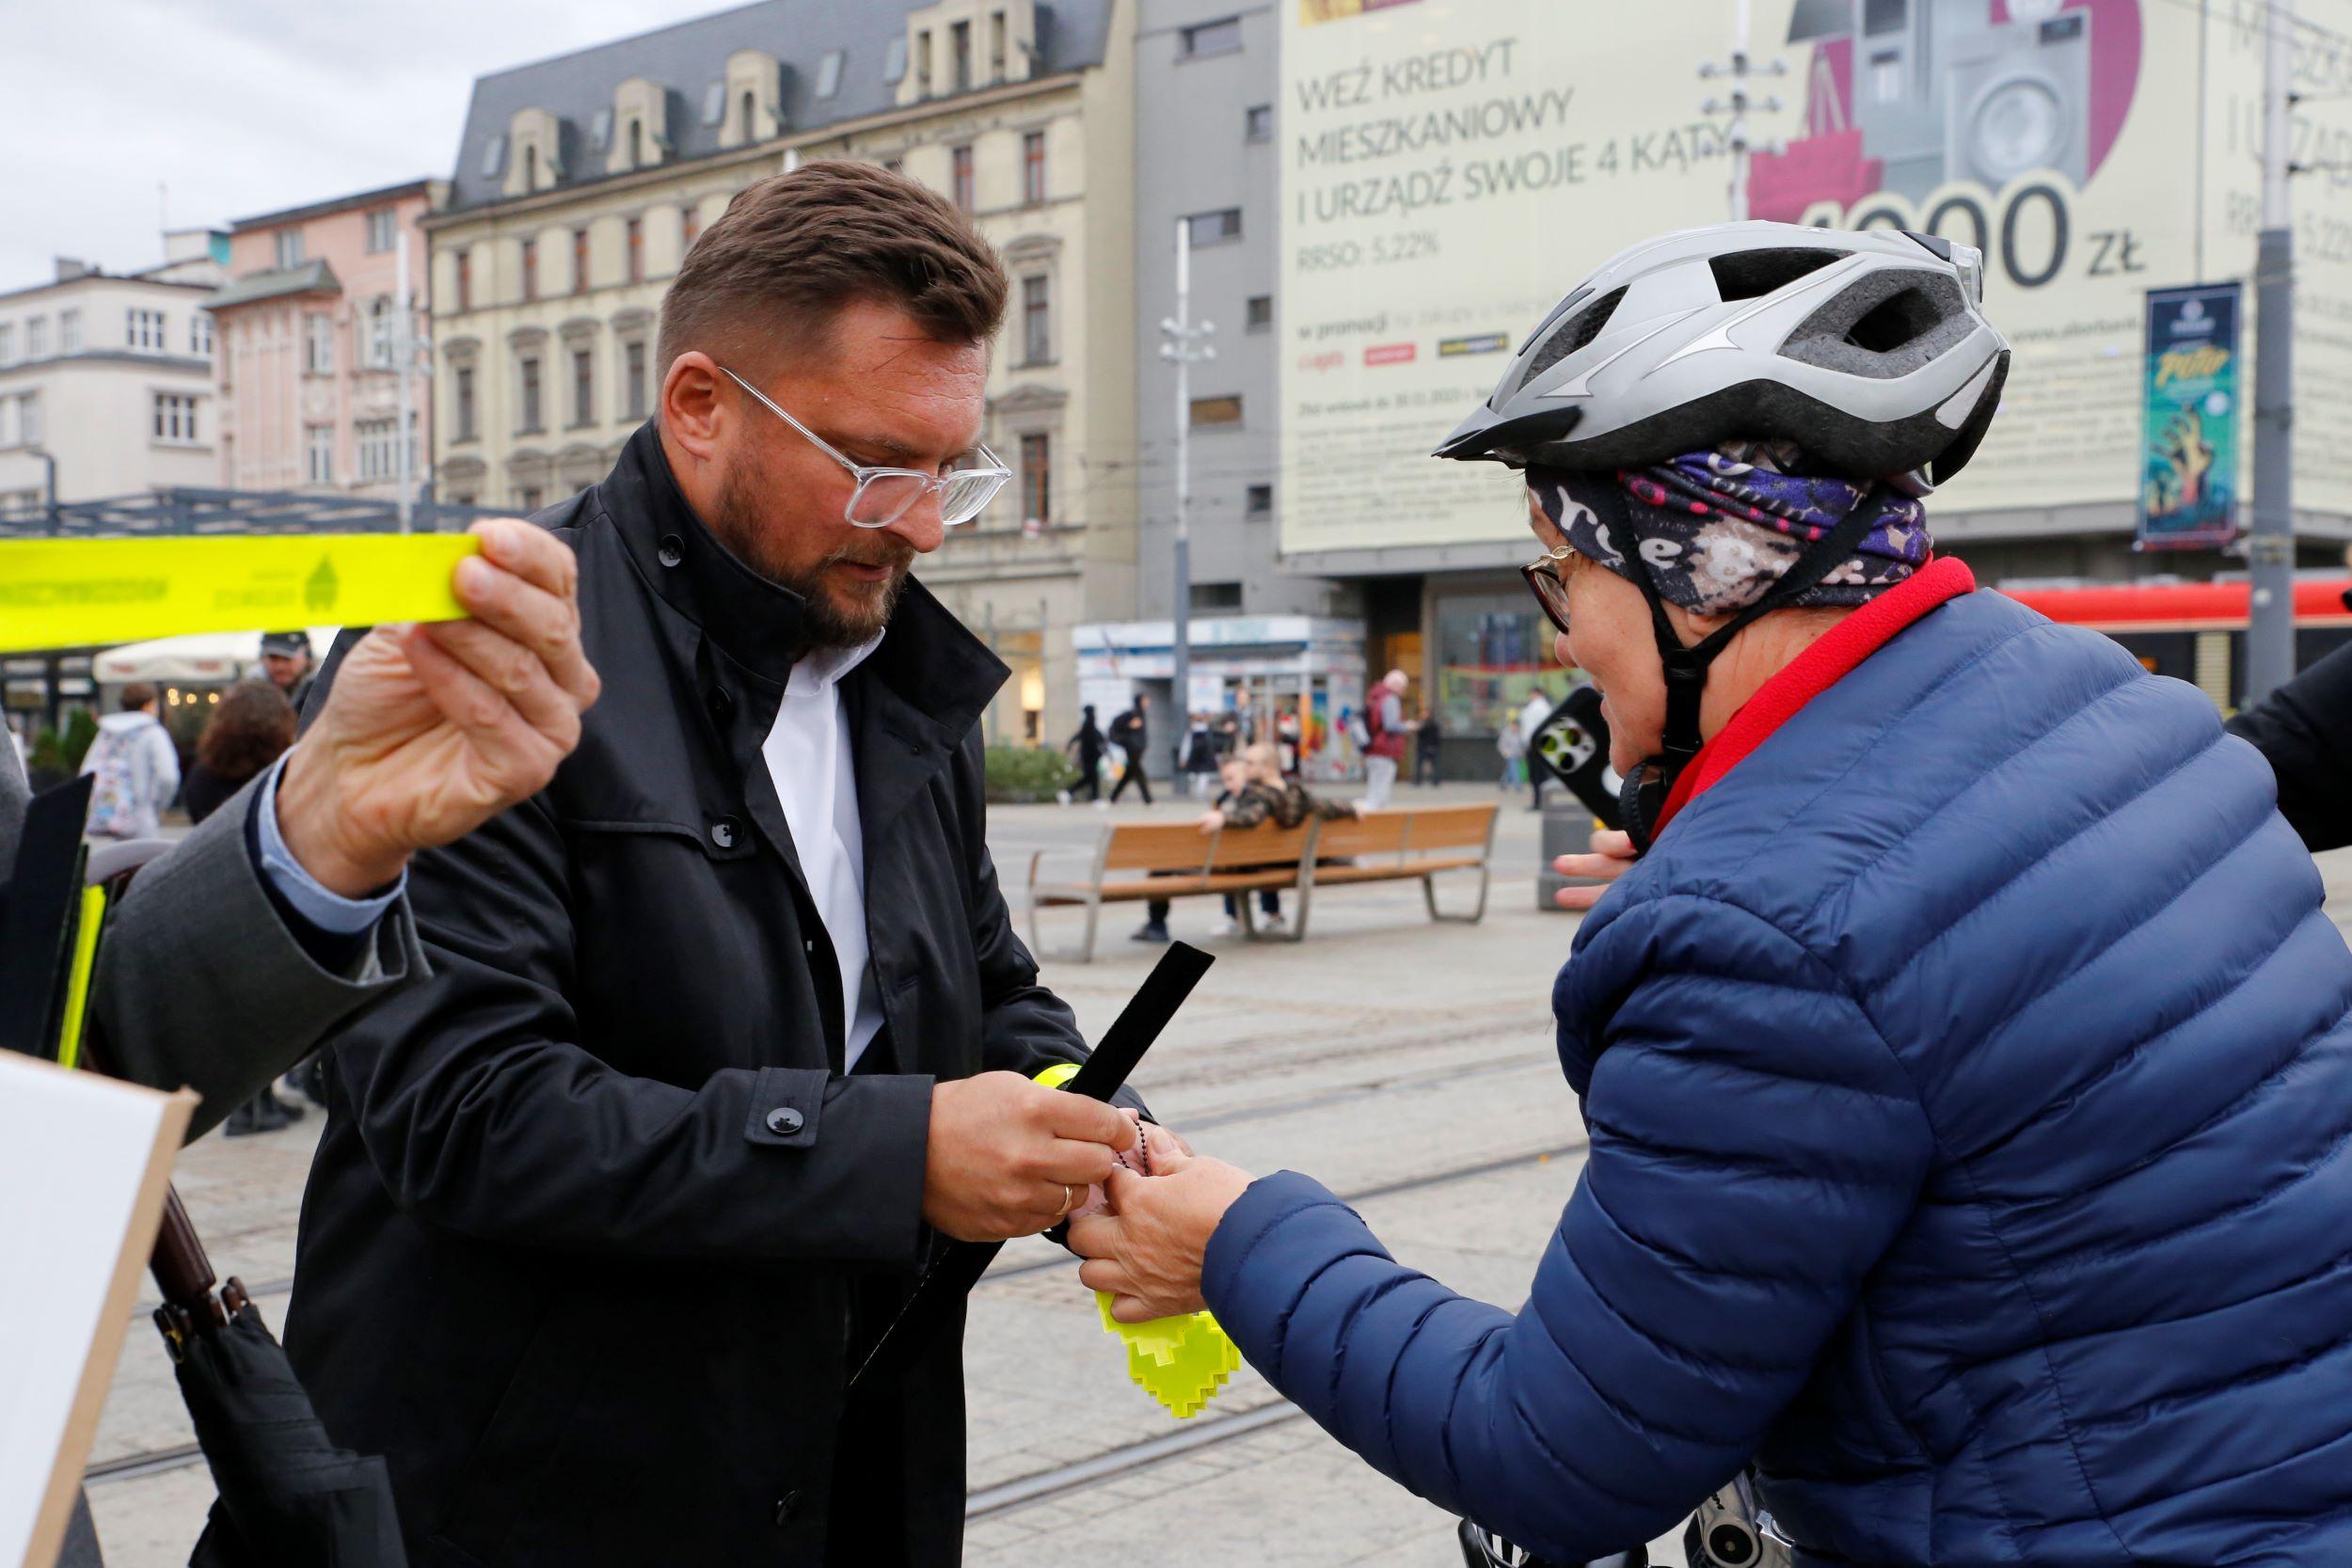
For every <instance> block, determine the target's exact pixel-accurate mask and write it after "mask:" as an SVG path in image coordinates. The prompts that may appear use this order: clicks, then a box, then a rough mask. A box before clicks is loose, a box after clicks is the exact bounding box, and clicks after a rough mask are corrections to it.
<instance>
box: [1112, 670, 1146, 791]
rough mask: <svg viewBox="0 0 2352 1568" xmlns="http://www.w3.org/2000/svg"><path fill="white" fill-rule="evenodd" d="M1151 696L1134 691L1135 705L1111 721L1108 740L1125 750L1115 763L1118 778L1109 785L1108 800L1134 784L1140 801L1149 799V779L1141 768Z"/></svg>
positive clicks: (1122, 750)
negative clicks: (1118, 762)
mask: <svg viewBox="0 0 2352 1568" xmlns="http://www.w3.org/2000/svg"><path fill="white" fill-rule="evenodd" d="M1151 713H1152V699H1151V698H1150V697H1149V696H1147V695H1146V694H1144V693H1143V692H1140V691H1138V692H1136V701H1135V705H1134V706H1132V707H1130V708H1129V709H1128V710H1127V711H1126V712H1124V713H1122V714H1120V716H1119V717H1118V718H1116V719H1114V720H1112V721H1111V744H1112V745H1114V746H1116V747H1118V748H1119V749H1120V751H1121V752H1125V753H1126V755H1125V757H1124V758H1123V759H1121V761H1120V765H1119V782H1118V783H1117V784H1113V785H1111V804H1112V805H1117V804H1119V798H1120V796H1121V795H1124V794H1126V793H1127V786H1128V785H1129V784H1134V785H1135V786H1136V793H1138V794H1140V795H1141V796H1142V797H1143V803H1144V804H1145V805H1147V806H1148V805H1150V804H1151V803H1152V779H1151V776H1150V775H1149V774H1147V773H1146V772H1145V771H1144V767H1143V760H1144V759H1143V749H1144V748H1145V747H1146V746H1149V745H1150V744H1152V730H1151Z"/></svg>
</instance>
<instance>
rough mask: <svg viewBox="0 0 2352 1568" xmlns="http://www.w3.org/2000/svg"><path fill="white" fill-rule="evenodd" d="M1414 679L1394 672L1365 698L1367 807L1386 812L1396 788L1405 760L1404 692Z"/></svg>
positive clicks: (1403, 673)
mask: <svg viewBox="0 0 2352 1568" xmlns="http://www.w3.org/2000/svg"><path fill="white" fill-rule="evenodd" d="M1411 684H1412V678H1411V677H1410V676H1408V675H1406V673H1405V672H1404V671H1402V670H1391V671H1390V672H1389V673H1388V674H1387V675H1386V676H1384V677H1383V678H1382V680H1381V682H1380V684H1379V685H1378V686H1376V687H1375V688H1373V689H1372V691H1371V693H1370V694H1369V695H1368V696H1366V697H1365V699H1364V715H1363V721H1364V737H1365V738H1364V807H1365V809H1366V810H1368V811H1386V810H1387V809H1388V805H1389V797H1390V796H1391V793H1393V792H1394V790H1395V789H1396V769H1397V765H1398V764H1399V763H1400V762H1402V761H1403V760H1404V757H1405V743H1406V738H1407V731H1406V728H1405V691H1406V688H1407V687H1409V686H1410V685H1411Z"/></svg>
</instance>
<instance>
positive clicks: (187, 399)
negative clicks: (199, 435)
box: [155, 392, 196, 447]
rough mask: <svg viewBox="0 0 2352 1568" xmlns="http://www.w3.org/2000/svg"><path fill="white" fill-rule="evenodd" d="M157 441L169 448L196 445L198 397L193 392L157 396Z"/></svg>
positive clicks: (168, 393) (158, 394)
mask: <svg viewBox="0 0 2352 1568" xmlns="http://www.w3.org/2000/svg"><path fill="white" fill-rule="evenodd" d="M155 439H156V440H158V441H161V442H163V443H164V444H165V445H167V446H178V447H185V446H193V445H194V444H195V443H196V396H195V394H194V393H191V392H157V393H156V394H155Z"/></svg>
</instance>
